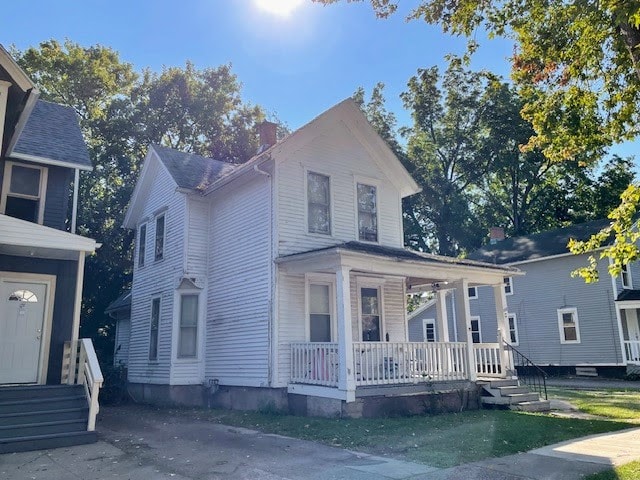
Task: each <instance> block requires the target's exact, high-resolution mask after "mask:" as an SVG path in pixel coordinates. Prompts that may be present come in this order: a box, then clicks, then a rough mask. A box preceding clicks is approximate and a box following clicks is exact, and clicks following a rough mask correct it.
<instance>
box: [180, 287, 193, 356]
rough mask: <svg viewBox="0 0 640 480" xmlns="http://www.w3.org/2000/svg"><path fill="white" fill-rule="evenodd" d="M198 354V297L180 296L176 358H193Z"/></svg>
mask: <svg viewBox="0 0 640 480" xmlns="http://www.w3.org/2000/svg"><path fill="white" fill-rule="evenodd" d="M197 354H198V295H197V294H188V295H181V296H180V332H179V334H178V358H195V357H196V356H197Z"/></svg>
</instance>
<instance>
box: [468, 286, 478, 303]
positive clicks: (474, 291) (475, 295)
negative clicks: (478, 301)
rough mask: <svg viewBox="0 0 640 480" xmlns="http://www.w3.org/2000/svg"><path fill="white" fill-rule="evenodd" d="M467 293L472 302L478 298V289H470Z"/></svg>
mask: <svg viewBox="0 0 640 480" xmlns="http://www.w3.org/2000/svg"><path fill="white" fill-rule="evenodd" d="M467 291H468V292H469V299H470V300H472V299H474V298H478V287H469V288H468V290H467Z"/></svg>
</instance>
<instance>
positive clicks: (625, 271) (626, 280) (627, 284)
mask: <svg viewBox="0 0 640 480" xmlns="http://www.w3.org/2000/svg"><path fill="white" fill-rule="evenodd" d="M620 279H621V280H622V288H625V289H628V288H633V285H632V284H631V270H630V268H629V264H628V263H625V264H624V265H622V270H620Z"/></svg>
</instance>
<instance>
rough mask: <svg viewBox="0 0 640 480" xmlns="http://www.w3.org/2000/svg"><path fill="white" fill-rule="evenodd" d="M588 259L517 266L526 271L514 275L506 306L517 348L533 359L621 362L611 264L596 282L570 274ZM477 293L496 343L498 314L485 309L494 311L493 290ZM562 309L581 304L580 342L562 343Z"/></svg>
mask: <svg viewBox="0 0 640 480" xmlns="http://www.w3.org/2000/svg"><path fill="white" fill-rule="evenodd" d="M586 263H587V258H586V256H584V255H582V256H567V257H560V258H557V259H548V260H541V261H538V262H531V263H525V264H522V265H517V266H518V268H520V269H521V270H523V271H525V272H526V275H524V276H521V277H514V278H513V295H508V296H507V305H508V310H509V313H515V314H516V321H517V325H518V337H519V338H518V339H519V345H517V346H516V348H517V349H518V350H520V351H521V352H522V353H523V354H524V355H526V356H527V357H529V358H530V359H531V360H532V361H533V362H535V363H537V364H540V365H559V366H572V365H590V364H592V365H603V364H620V363H621V362H622V354H621V350H620V340H619V339H620V337H619V333H618V321H617V318H616V313H615V305H614V292H613V291H612V284H611V277H610V276H609V274H608V272H607V265H606V264H604V265H601V266H600V269H599V274H600V281H599V282H597V283H595V284H585V283H584V281H583V280H582V279H580V278H571V276H570V274H571V272H572V271H573V270H575V269H576V268H578V267H580V266H582V265H586ZM618 281H619V280H618ZM639 285H640V284H639ZM478 297H479V298H478V299H477V300H471V314H472V315H480V317H481V322H482V338H483V340H484V341H494V340H493V339H494V338H495V336H496V331H497V326H496V320H495V313H493V314H492V315H490V316H489V315H488V314H487V313H485V312H495V309H494V299H493V292H492V289H491V288H490V287H480V288H479V289H478ZM563 307H576V308H577V311H578V327H579V331H580V343H577V344H562V343H560V330H559V326H558V314H557V310H558V309H559V308H563Z"/></svg>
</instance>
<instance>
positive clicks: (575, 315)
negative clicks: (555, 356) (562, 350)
mask: <svg viewBox="0 0 640 480" xmlns="http://www.w3.org/2000/svg"><path fill="white" fill-rule="evenodd" d="M557 312H558V330H559V334H560V343H561V344H577V343H580V321H579V319H578V309H577V308H576V307H564V308H558V310H557ZM565 313H572V314H573V324H574V326H575V327H574V328H575V329H576V339H575V340H567V339H566V338H565V334H564V322H563V319H562V315H563V314H565Z"/></svg>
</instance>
